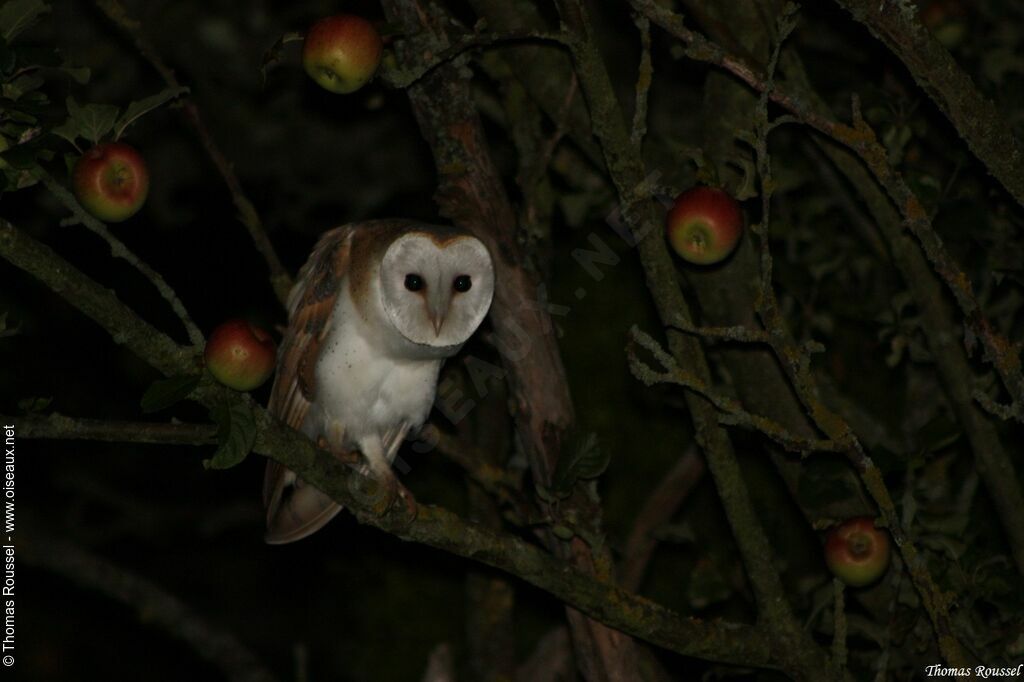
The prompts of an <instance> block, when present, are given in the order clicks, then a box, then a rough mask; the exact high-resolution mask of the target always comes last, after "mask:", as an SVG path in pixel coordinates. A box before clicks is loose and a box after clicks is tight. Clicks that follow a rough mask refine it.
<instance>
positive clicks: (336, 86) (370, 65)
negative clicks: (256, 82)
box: [302, 14, 383, 94]
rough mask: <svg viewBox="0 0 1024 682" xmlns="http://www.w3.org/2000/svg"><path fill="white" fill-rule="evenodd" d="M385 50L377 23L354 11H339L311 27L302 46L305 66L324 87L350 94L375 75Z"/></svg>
mask: <svg viewBox="0 0 1024 682" xmlns="http://www.w3.org/2000/svg"><path fill="white" fill-rule="evenodd" d="M382 50H383V45H382V43H381V40H380V34H379V33H377V29H376V28H374V27H373V24H371V23H370V22H369V21H367V20H366V19H363V18H362V17H357V16H355V15H352V14H338V15H336V16H333V17H325V18H323V19H321V20H320V21H318V22H316V23H315V24H313V25H312V26H311V27H310V29H309V32H307V33H306V42H305V45H303V47H302V66H303V67H304V68H305V69H306V73H308V74H309V76H310V78H312V79H313V80H315V81H316V82H317V83H318V84H319V85H320V86H321V87H323V88H325V89H326V90H330V91H331V92H336V93H339V94H347V93H350V92H355V91H356V90H358V89H359V88H361V87H363V86H364V85H366V83H367V81H369V80H370V79H371V78H373V74H374V73H376V72H377V67H378V66H379V65H380V55H381V51H382Z"/></svg>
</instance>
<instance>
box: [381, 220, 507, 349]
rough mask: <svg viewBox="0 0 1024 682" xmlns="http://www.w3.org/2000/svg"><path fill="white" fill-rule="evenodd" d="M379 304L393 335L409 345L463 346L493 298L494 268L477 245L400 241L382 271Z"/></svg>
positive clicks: (424, 238)
mask: <svg viewBox="0 0 1024 682" xmlns="http://www.w3.org/2000/svg"><path fill="white" fill-rule="evenodd" d="M380 290H381V302H382V303H383V306H384V310H385V312H386V313H387V316H388V318H389V319H390V321H391V323H392V324H393V325H394V327H395V329H397V330H398V332H399V333H400V334H401V335H402V336H404V337H405V338H406V339H408V340H409V341H412V342H413V343H416V344H420V345H424V346H431V347H434V348H442V347H446V346H459V345H461V344H463V343H465V341H466V339H468V338H469V337H470V336H471V335H472V334H473V332H474V331H476V328H477V327H478V326H480V323H481V322H482V321H483V319H484V316H485V315H487V310H488V308H490V305H491V298H492V297H493V295H494V268H493V266H492V263H491V256H490V254H489V253H488V252H487V248H486V247H485V246H484V245H483V243H482V242H480V240H479V239H476V238H475V237H470V236H463V237H456V238H455V239H451V240H449V241H444V242H443V243H440V244H439V243H437V242H435V241H434V240H433V239H431V237H430V236H429V235H428V234H426V233H422V232H421V233H411V234H406V235H403V236H402V237H399V238H398V239H397V240H395V242H394V243H393V244H392V245H391V246H389V247H388V249H387V252H386V253H385V254H384V259H383V261H382V262H381V267H380Z"/></svg>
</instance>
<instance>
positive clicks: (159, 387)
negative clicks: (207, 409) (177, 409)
mask: <svg viewBox="0 0 1024 682" xmlns="http://www.w3.org/2000/svg"><path fill="white" fill-rule="evenodd" d="M198 385H199V376H198V375H195V374H189V375H184V376H177V377H171V378H169V379H161V380H159V381H154V382H153V384H152V385H151V386H150V387H149V388H147V389H146V392H145V393H143V394H142V411H143V412H159V411H160V410H163V409H166V408H168V407H170V406H171V405H174V404H176V403H179V402H181V401H182V400H184V399H185V398H187V397H188V396H189V394H191V393H192V391H194V390H195V388H196V386H198Z"/></svg>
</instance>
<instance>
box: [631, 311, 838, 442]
mask: <svg viewBox="0 0 1024 682" xmlns="http://www.w3.org/2000/svg"><path fill="white" fill-rule="evenodd" d="M630 337H631V338H632V340H633V341H634V342H635V343H636V344H637V345H639V346H640V347H642V348H644V349H645V350H647V351H648V352H649V353H651V355H653V356H654V358H655V359H656V360H657V361H658V362H659V363H660V364H661V365H662V367H664V368H665V371H664V372H656V371H654V370H653V369H651V368H650V367H648V366H647V365H645V364H644V363H643V362H641V361H640V359H639V358H638V357H637V356H636V353H634V352H633V350H632V349H628V350H627V360H628V362H629V369H630V371H631V372H632V373H633V376H635V377H636V378H637V379H639V380H640V381H642V382H643V383H644V384H646V385H648V386H653V385H654V384H658V383H670V384H676V385H679V386H683V387H684V388H688V389H690V390H691V391H694V392H696V393H699V394H700V395H702V396H704V398H706V399H707V400H708V402H710V403H711V404H712V405H714V406H715V408H716V409H718V410H719V411H721V412H722V413H723V416H721V417H719V419H718V421H719V423H721V424H729V425H735V426H743V427H746V428H749V429H752V430H754V431H758V432H760V433H762V434H764V435H765V436H768V437H769V438H771V439H772V440H773V441H775V442H776V443H778V444H779V445H781V446H782V447H784V448H786V449H787V450H790V451H792V452H799V453H802V454H810V453H812V452H840V451H842V450H843V449H844V445H843V444H842V443H837V442H835V441H832V440H822V439H807V438H801V437H800V436H797V435H796V434H793V433H791V432H790V431H789V430H787V429H786V427H784V426H783V425H782V424H780V423H778V422H776V421H774V420H772V419H769V418H767V417H762V416H760V415H756V414H751V413H750V412H747V411H746V410H745V409H743V405H742V404H741V403H740V402H739V401H738V400H735V399H733V398H730V397H728V396H726V395H722V394H721V393H719V392H717V391H715V390H714V389H712V388H711V386H709V385H708V384H707V383H706V382H704V381H702V380H701V379H699V378H698V377H696V376H695V375H693V374H691V373H690V372H688V371H686V370H685V369H683V368H682V367H680V366H679V364H678V363H677V362H676V360H675V358H673V357H672V355H671V354H670V353H668V352H667V351H666V350H665V349H663V348H662V347H661V346H660V345H659V344H658V342H657V341H655V340H654V339H653V338H651V336H650V335H648V334H645V333H644V332H642V331H640V330H639V329H637V328H636V327H634V328H633V329H632V330H630Z"/></svg>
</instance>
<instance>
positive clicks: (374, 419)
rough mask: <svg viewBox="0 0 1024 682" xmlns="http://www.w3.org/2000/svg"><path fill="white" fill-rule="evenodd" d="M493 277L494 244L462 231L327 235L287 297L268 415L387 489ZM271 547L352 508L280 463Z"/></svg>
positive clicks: (421, 227)
mask: <svg viewBox="0 0 1024 682" xmlns="http://www.w3.org/2000/svg"><path fill="white" fill-rule="evenodd" d="M493 294H494V269H493V266H492V262H491V257H490V254H489V253H488V251H487V248H486V247H485V246H484V245H483V243H482V242H481V241H480V240H479V239H477V238H476V237H474V236H472V235H471V234H469V233H467V232H463V231H461V230H458V229H456V228H453V227H441V226H437V225H426V224H423V223H417V222H412V221H406V220H376V221H368V222H361V223H353V224H350V225H344V226H342V227H338V228H336V229H334V230H331V231H329V232H327V233H326V234H324V235H323V237H322V238H321V239H320V241H319V243H318V244H317V245H316V247H315V248H314V249H313V253H312V255H311V256H310V257H309V260H308V261H307V262H306V264H305V265H304V266H303V267H302V270H301V271H300V272H299V278H298V282H297V283H296V285H295V287H294V288H293V289H292V291H291V294H290V295H289V298H288V318H289V322H288V328H287V330H286V332H285V334H284V339H283V340H282V342H281V347H280V350H279V354H278V370H277V377H276V378H275V380H274V386H273V389H272V390H271V396H270V404H269V409H270V411H271V413H272V414H274V415H275V416H276V417H278V418H279V419H281V420H282V421H284V422H285V423H287V424H288V425H289V426H291V427H293V428H295V429H298V430H299V431H301V432H302V433H305V434H306V435H307V436H309V437H310V438H311V439H313V440H314V441H316V442H318V443H320V444H321V445H326V447H327V448H328V449H330V450H331V451H332V452H334V453H335V454H336V455H338V456H340V455H342V454H344V453H351V452H353V451H358V452H360V453H362V455H363V458H364V460H365V464H364V467H365V468H366V469H368V470H369V471H370V472H371V473H372V474H373V475H374V476H375V477H376V478H379V479H383V480H385V481H390V482H391V483H392V484H395V480H394V478H393V474H392V473H391V462H392V460H394V458H395V454H396V452H397V451H398V447H399V445H401V443H402V441H403V440H404V439H405V436H406V434H407V433H408V432H409V431H410V429H417V428H419V426H421V425H422V424H423V422H424V421H425V420H426V418H427V414H428V413H429V412H430V408H431V405H432V404H433V402H434V393H435V391H436V388H437V377H438V373H439V372H440V370H441V365H442V364H443V363H444V361H445V358H448V357H451V356H452V355H454V354H455V353H457V352H458V351H459V348H461V347H462V344H463V343H465V342H466V340H467V339H468V338H469V337H470V336H471V335H472V334H473V332H474V331H475V330H476V328H477V327H478V326H479V325H480V323H481V321H483V319H484V316H485V315H486V314H487V310H488V308H489V307H490V305H491V298H492V296H493ZM263 501H264V505H265V506H266V510H267V535H266V541H267V542H268V543H271V544H281V543H286V542H292V541H295V540H299V539H301V538H304V537H306V536H307V535H309V534H311V533H313V532H315V531H316V530H318V529H319V528H321V527H323V525H324V524H325V523H327V522H328V521H330V520H331V518H333V517H334V515H335V514H337V513H338V511H340V509H341V507H340V506H339V505H338V504H336V503H335V502H334V501H333V500H331V499H330V498H329V497H328V496H327V495H325V494H324V493H322V492H320V491H319V490H317V489H316V488H314V487H313V486H310V485H307V484H305V483H304V482H303V481H302V480H301V479H299V478H298V477H297V476H296V475H295V474H294V472H292V471H290V470H289V469H287V468H285V467H283V466H281V465H280V464H278V463H276V462H274V461H270V462H269V463H268V466H267V472H266V477H265V479H264V484H263Z"/></svg>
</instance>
